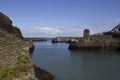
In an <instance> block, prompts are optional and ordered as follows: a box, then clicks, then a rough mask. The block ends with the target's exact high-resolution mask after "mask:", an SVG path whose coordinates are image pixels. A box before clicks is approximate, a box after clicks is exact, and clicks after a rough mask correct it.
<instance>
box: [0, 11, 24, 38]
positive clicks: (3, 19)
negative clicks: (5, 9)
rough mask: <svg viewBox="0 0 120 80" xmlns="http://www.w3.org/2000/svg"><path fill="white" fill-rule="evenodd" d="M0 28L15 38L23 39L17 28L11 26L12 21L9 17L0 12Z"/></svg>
mask: <svg viewBox="0 0 120 80" xmlns="http://www.w3.org/2000/svg"><path fill="white" fill-rule="evenodd" d="M0 28H1V29H4V30H5V31H7V32H9V33H12V34H14V35H16V36H17V37H19V38H21V39H23V36H22V33H21V31H20V29H19V28H17V27H15V26H13V25H12V21H11V20H10V18H9V17H7V16H6V15H4V14H3V13H1V12H0Z"/></svg>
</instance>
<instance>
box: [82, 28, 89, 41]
mask: <svg viewBox="0 0 120 80" xmlns="http://www.w3.org/2000/svg"><path fill="white" fill-rule="evenodd" d="M89 35H90V31H89V29H85V30H84V31H83V40H84V41H85V42H86V41H88V40H89Z"/></svg>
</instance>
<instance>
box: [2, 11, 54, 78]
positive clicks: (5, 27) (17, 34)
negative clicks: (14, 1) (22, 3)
mask: <svg viewBox="0 0 120 80" xmlns="http://www.w3.org/2000/svg"><path fill="white" fill-rule="evenodd" d="M20 38H23V37H22V34H21V31H20V30H19V28H17V27H14V26H13V25H12V21H11V20H10V19H9V18H8V17H7V16H5V15H4V14H3V13H0V80H51V79H52V78H53V76H52V74H50V73H49V72H47V71H45V70H42V69H41V68H37V67H35V66H34V65H33V63H32V61H31V59H30V54H29V53H30V52H31V51H32V50H33V49H34V46H33V44H32V42H30V41H24V40H22V39H20Z"/></svg>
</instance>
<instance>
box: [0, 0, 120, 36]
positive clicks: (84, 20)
mask: <svg viewBox="0 0 120 80" xmlns="http://www.w3.org/2000/svg"><path fill="white" fill-rule="evenodd" d="M0 11H1V12H3V13H5V14H6V15H7V16H9V17H10V19H11V20H12V21H13V25H15V26H18V27H19V28H20V29H21V31H22V33H23V36H24V37H56V36H82V31H83V29H85V28H88V29H90V31H91V34H94V33H99V32H103V31H107V30H110V29H112V28H113V27H114V26H115V25H117V24H118V23H119V22H120V0H0Z"/></svg>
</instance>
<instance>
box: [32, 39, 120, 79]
mask: <svg viewBox="0 0 120 80" xmlns="http://www.w3.org/2000/svg"><path fill="white" fill-rule="evenodd" d="M34 45H35V51H34V52H33V54H32V56H31V58H32V61H33V62H34V64H35V65H36V66H38V67H41V68H43V69H45V70H47V71H49V72H50V73H52V74H53V75H54V76H55V80H120V55H119V52H115V51H107V52H105V51H77V50H69V49H68V46H69V44H67V43H53V44H52V43H51V41H50V40H49V41H47V42H34Z"/></svg>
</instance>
